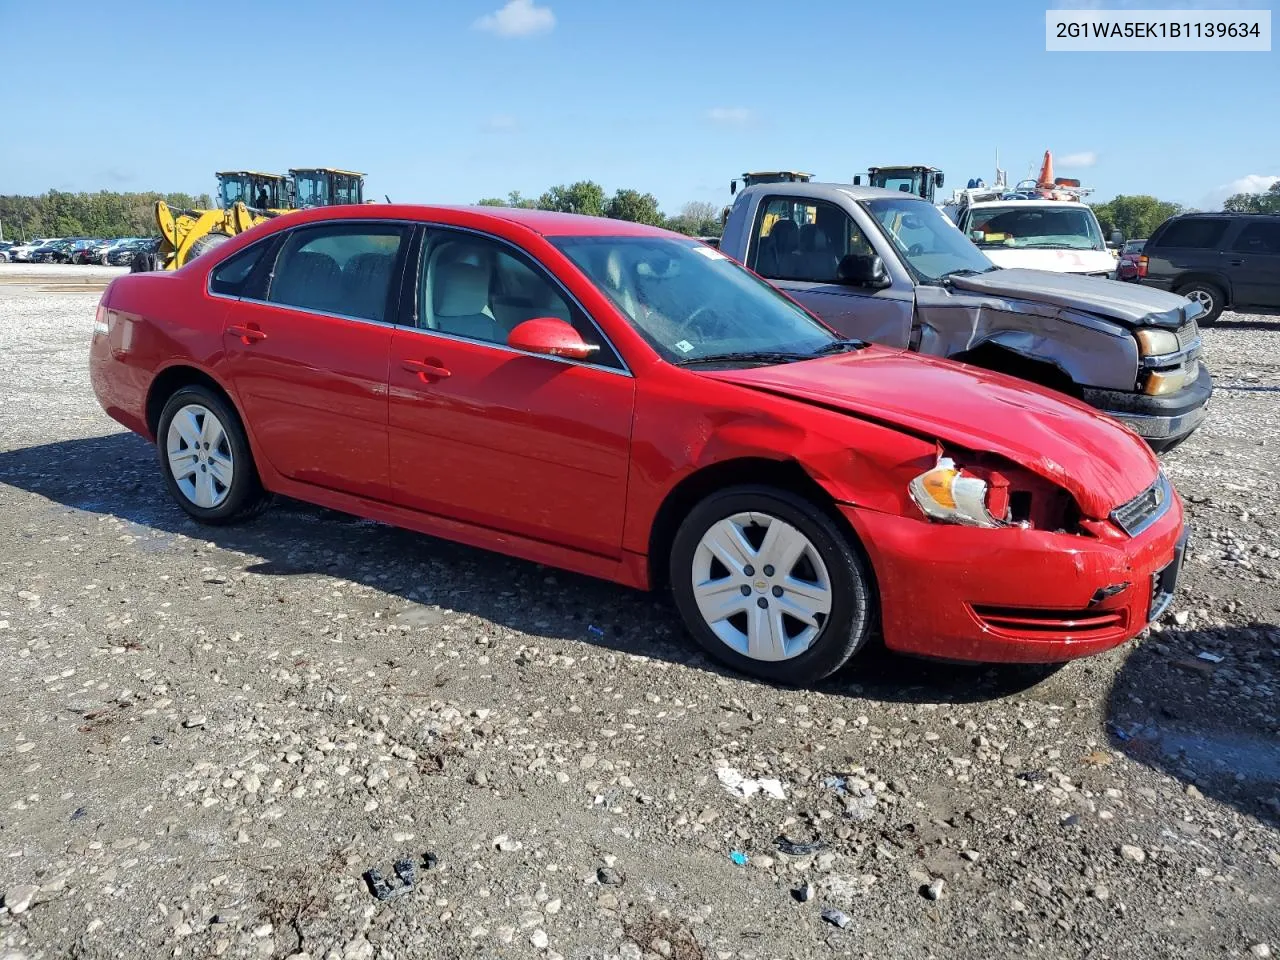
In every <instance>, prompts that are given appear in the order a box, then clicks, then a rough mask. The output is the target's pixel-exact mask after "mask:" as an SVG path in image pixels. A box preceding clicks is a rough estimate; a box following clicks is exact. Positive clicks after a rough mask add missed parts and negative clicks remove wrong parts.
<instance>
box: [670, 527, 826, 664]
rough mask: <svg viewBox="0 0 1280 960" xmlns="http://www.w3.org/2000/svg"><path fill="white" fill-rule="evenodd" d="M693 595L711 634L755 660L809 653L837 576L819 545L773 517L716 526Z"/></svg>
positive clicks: (704, 544) (705, 543)
mask: <svg viewBox="0 0 1280 960" xmlns="http://www.w3.org/2000/svg"><path fill="white" fill-rule="evenodd" d="M693 596H694V600H695V601H696V603H697V605H698V611H699V612H700V613H701V614H702V618H703V620H705V621H706V624H707V626H708V627H710V628H711V631H712V632H713V633H714V634H715V635H716V636H717V637H719V638H720V640H721V641H723V642H724V643H725V644H726V645H727V646H729V647H730V648H731V649H733V650H735V651H737V652H738V653H740V654H742V655H743V656H745V657H750V658H751V659H753V660H764V661H778V660H790V659H791V658H792V657H798V656H799V655H800V654H802V653H804V652H805V651H806V650H808V649H809V648H810V647H811V646H813V643H814V641H815V640H817V638H818V635H819V634H820V633H821V632H822V627H823V624H824V623H826V620H827V617H828V616H829V615H830V613H831V603H832V597H833V591H832V587H831V577H830V576H829V575H828V573H827V567H826V564H825V563H823V561H822V556H821V555H820V554H819V553H818V549H817V547H815V546H814V545H813V543H812V542H811V541H810V540H809V538H808V537H806V536H805V535H804V534H803V533H801V532H800V531H799V530H797V529H796V528H795V527H793V526H791V524H789V523H787V522H785V521H783V520H779V519H778V518H777V517H774V516H770V515H769V514H767V513H755V512H752V513H737V514H734V515H733V516H731V517H726V518H725V519H723V520H720V521H719V522H717V523H716V524H714V525H713V526H712V527H711V528H710V529H708V530H707V532H706V533H704V534H703V535H702V539H701V540H700V541H699V542H698V548H697V550H696V551H695V553H694V557H693Z"/></svg>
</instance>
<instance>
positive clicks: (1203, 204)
mask: <svg viewBox="0 0 1280 960" xmlns="http://www.w3.org/2000/svg"><path fill="white" fill-rule="evenodd" d="M1277 180H1280V176H1277V175H1275V174H1270V175H1268V174H1264V173H1250V174H1247V175H1245V176H1243V177H1239V178H1237V179H1235V180H1232V181H1231V182H1230V183H1223V184H1220V185H1219V186H1217V187H1214V188H1213V189H1212V190H1210V191H1209V192H1208V193H1207V194H1205V196H1204V199H1203V200H1201V201H1200V209H1201V210H1221V209H1222V204H1223V202H1224V201H1225V200H1226V199H1227V197H1230V196H1232V195H1234V194H1237V193H1266V192H1267V191H1268V190H1270V189H1271V185H1272V184H1273V183H1275V182H1276V181H1277Z"/></svg>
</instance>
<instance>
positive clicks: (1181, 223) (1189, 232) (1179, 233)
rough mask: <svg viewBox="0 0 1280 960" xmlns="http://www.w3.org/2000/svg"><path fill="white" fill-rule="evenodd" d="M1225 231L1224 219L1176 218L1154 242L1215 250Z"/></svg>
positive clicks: (1178, 246)
mask: <svg viewBox="0 0 1280 960" xmlns="http://www.w3.org/2000/svg"><path fill="white" fill-rule="evenodd" d="M1226 232H1227V221H1226V220H1177V221H1175V222H1174V223H1171V224H1169V227H1168V228H1167V229H1166V230H1165V232H1164V233H1163V234H1161V235H1160V239H1159V240H1158V241H1157V242H1156V243H1155V244H1154V246H1158V247H1172V248H1175V249H1179V250H1216V249H1218V244H1219V243H1220V242H1221V240H1222V235H1223V234H1224V233H1226Z"/></svg>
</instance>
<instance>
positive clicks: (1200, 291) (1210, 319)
mask: <svg viewBox="0 0 1280 960" xmlns="http://www.w3.org/2000/svg"><path fill="white" fill-rule="evenodd" d="M1177 292H1178V293H1180V294H1182V295H1183V296H1184V297H1186V298H1187V299H1188V300H1198V301H1199V302H1200V305H1201V306H1202V307H1204V309H1205V312H1204V313H1203V314H1202V315H1201V316H1200V317H1199V318H1198V319H1197V320H1196V322H1197V323H1198V324H1199V325H1200V326H1202V327H1211V326H1213V325H1214V324H1215V323H1217V322H1218V317H1220V316H1222V309H1223V307H1225V306H1226V305H1227V295H1226V294H1225V293H1224V292H1223V291H1222V288H1221V287H1219V286H1217V285H1216V284H1213V283H1209V282H1207V281H1204V280H1194V281H1192V282H1191V283H1188V284H1184V285H1183V286H1181V287H1179V288H1178V291H1177Z"/></svg>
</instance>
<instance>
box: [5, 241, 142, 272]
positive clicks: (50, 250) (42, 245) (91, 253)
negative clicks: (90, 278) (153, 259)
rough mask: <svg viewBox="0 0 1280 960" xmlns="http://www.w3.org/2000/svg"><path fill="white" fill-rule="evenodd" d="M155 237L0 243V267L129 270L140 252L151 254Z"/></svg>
mask: <svg viewBox="0 0 1280 960" xmlns="http://www.w3.org/2000/svg"><path fill="white" fill-rule="evenodd" d="M159 243H160V241H159V238H157V237H120V238H117V239H112V240H103V239H99V238H96V237H52V238H39V239H35V240H30V241H28V242H26V243H7V244H6V243H0V263H5V262H13V263H81V264H100V265H104V266H105V265H111V266H128V264H129V262H130V261H131V260H132V259H133V257H134V256H135V255H136V254H138V253H141V252H146V251H154V250H155V248H156V247H157V246H158V245H159Z"/></svg>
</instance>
